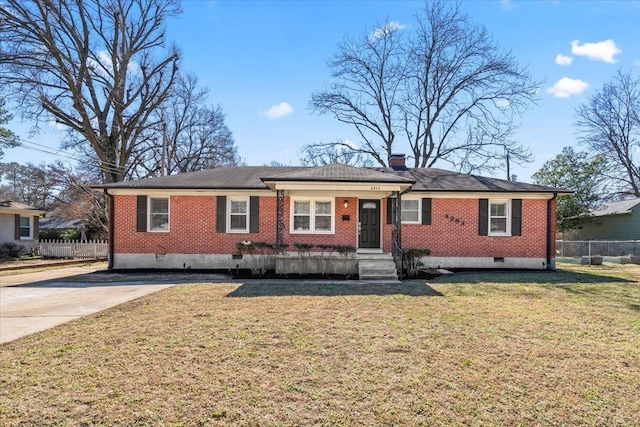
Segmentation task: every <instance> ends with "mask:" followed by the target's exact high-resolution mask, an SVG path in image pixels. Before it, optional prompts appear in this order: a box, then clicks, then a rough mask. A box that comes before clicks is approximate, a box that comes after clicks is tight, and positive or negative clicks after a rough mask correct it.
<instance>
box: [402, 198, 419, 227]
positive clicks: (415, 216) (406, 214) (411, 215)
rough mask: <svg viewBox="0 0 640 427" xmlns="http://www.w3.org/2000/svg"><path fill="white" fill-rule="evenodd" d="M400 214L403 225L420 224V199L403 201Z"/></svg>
mask: <svg viewBox="0 0 640 427" xmlns="http://www.w3.org/2000/svg"><path fill="white" fill-rule="evenodd" d="M400 214H401V217H402V223H403V224H420V221H421V218H420V216H421V215H420V214H421V212H420V199H402V200H401V205H400Z"/></svg>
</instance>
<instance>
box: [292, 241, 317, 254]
mask: <svg viewBox="0 0 640 427" xmlns="http://www.w3.org/2000/svg"><path fill="white" fill-rule="evenodd" d="M314 246H315V245H313V244H312V243H294V244H293V247H294V248H296V249H297V250H298V255H300V256H304V255H309V253H310V252H311V249H313V247H314Z"/></svg>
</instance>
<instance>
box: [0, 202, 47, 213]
mask: <svg viewBox="0 0 640 427" xmlns="http://www.w3.org/2000/svg"><path fill="white" fill-rule="evenodd" d="M0 208H3V209H15V210H22V211H38V209H36V208H34V207H33V206H29V205H25V204H22V203H18V202H14V201H13V200H0Z"/></svg>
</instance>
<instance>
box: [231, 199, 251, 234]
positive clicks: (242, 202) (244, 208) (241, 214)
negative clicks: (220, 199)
mask: <svg viewBox="0 0 640 427" xmlns="http://www.w3.org/2000/svg"><path fill="white" fill-rule="evenodd" d="M227 213H228V218H227V224H229V225H228V227H227V232H229V233H248V232H249V198H248V197H229V198H228V199H227Z"/></svg>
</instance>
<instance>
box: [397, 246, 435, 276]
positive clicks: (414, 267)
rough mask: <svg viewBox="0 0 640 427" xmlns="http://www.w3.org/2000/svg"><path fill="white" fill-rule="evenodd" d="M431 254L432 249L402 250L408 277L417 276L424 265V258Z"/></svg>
mask: <svg viewBox="0 0 640 427" xmlns="http://www.w3.org/2000/svg"><path fill="white" fill-rule="evenodd" d="M430 253H431V249H419V248H407V249H403V250H402V257H403V260H404V268H405V270H406V271H407V275H409V276H415V275H417V274H418V272H419V271H420V267H422V266H423V264H422V261H421V259H422V257H424V256H427V255H429V254H430Z"/></svg>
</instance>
